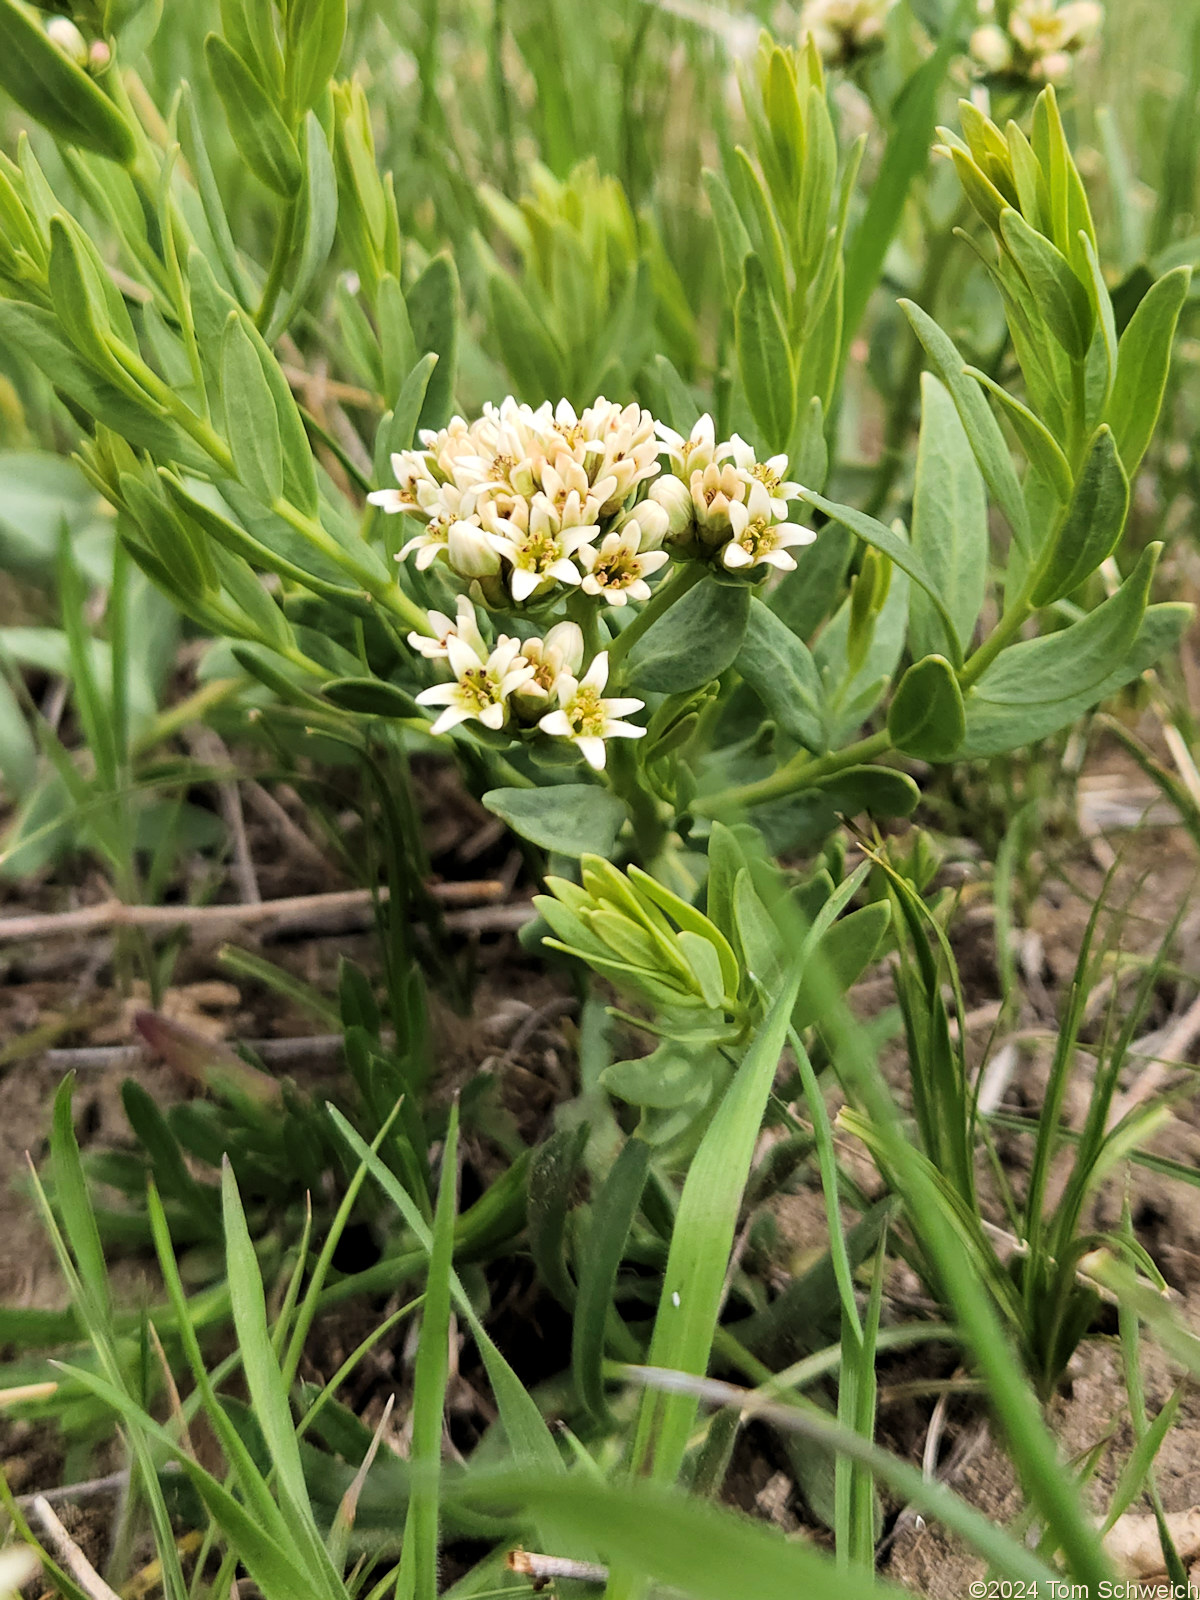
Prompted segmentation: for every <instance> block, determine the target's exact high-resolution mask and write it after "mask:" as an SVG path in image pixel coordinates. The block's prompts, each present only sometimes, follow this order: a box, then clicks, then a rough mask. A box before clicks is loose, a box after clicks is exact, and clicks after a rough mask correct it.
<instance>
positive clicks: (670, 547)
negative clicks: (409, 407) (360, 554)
mask: <svg viewBox="0 0 1200 1600" xmlns="http://www.w3.org/2000/svg"><path fill="white" fill-rule="evenodd" d="M420 438H421V444H422V447H423V448H421V449H419V450H403V451H400V452H399V453H398V454H396V455H394V456H393V457H392V470H393V472H394V473H395V476H396V483H397V487H396V488H394V489H380V490H377V491H376V492H375V493H373V494H372V495H371V496H370V499H371V502H372V504H374V505H376V506H379V507H380V508H381V509H382V510H384V511H386V512H390V513H393V514H402V515H404V516H407V517H409V518H411V519H412V520H413V521H414V522H417V523H419V524H420V526H419V530H418V531H417V532H416V533H414V534H413V536H412V537H411V538H410V539H409V540H408V541H407V542H406V543H405V544H404V545H403V546H402V548H401V550H400V552H399V554H398V556H397V560H399V561H406V560H408V559H409V558H410V557H411V558H412V559H413V560H414V562H415V565H416V566H417V568H418V569H419V570H424V569H426V568H428V567H430V566H432V564H433V563H434V562H437V561H440V562H443V563H444V564H445V566H446V567H447V568H448V569H449V571H450V572H451V573H452V574H453V575H454V576H455V577H457V578H460V579H462V580H464V581H465V582H466V583H467V584H468V586H469V591H470V592H469V594H461V595H460V596H459V597H458V602H457V606H458V609H457V615H456V616H455V617H454V618H450V617H448V616H446V615H444V614H443V613H441V612H438V611H431V612H430V613H429V626H430V630H431V632H430V634H429V635H424V634H419V633H413V634H410V635H409V642H410V643H411V644H412V646H413V648H414V649H415V650H417V651H418V652H420V654H422V655H423V656H425V657H427V658H428V659H431V660H435V661H441V662H444V663H445V665H446V666H447V667H448V669H449V671H450V672H452V673H453V675H454V676H453V681H448V682H444V683H439V684H435V685H433V686H432V687H431V688H428V689H425V690H423V691H422V692H421V693H420V694H419V695H418V696H417V700H418V702H419V703H420V704H422V705H430V706H440V707H442V708H443V709H442V710H441V713H440V715H439V716H438V718H437V721H436V722H435V723H434V725H433V732H434V733H444V732H446V731H447V730H449V729H450V728H452V727H454V726H456V725H457V724H459V723H462V722H466V721H471V720H474V721H477V722H479V723H480V724H481V725H482V726H483V727H485V728H488V729H491V730H492V731H493V732H498V731H500V730H501V729H503V728H510V729H511V730H512V731H517V732H520V731H526V732H539V733H541V734H545V735H548V736H550V737H551V738H554V739H566V740H570V741H572V742H573V743H574V744H575V745H576V746H577V748H578V749H579V751H580V753H581V754H582V755H583V757H584V759H585V760H586V761H588V762H589V763H590V765H591V766H593V767H595V768H601V767H603V766H604V764H605V741H606V740H607V739H611V738H638V737H640V736H641V735H642V734H643V733H644V732H645V729H644V728H641V727H639V726H637V725H636V724H634V723H630V722H626V721H624V720H623V719H624V718H625V717H626V716H628V715H629V714H630V713H631V712H634V711H640V710H641V709H643V705H644V702H643V701H641V700H637V699H632V698H629V697H625V698H606V697H605V693H604V691H605V689H606V687H607V682H608V672H609V658H608V652H607V650H605V649H599V648H597V649H595V650H594V652H593V653H592V658H591V660H590V661H589V662H588V663H587V666H586V670H584V662H585V656H586V655H587V653H588V651H587V646H586V643H585V630H584V628H583V627H581V626H580V624H579V622H577V621H575V620H566V621H559V622H557V623H556V624H555V625H554V626H552V627H551V628H550V629H549V631H548V632H547V633H546V634H545V636H544V637H540V636H535V637H529V638H520V637H517V636H515V635H511V636H510V635H509V634H503V633H502V634H500V635H499V636H498V637H497V638H496V640H495V642H494V644H489V643H488V642H487V640H486V639H485V638H484V634H483V632H482V631H481V628H480V623H479V617H478V614H477V611H476V605H477V604H478V605H480V606H482V607H483V608H484V609H485V610H487V611H500V612H518V613H523V614H526V615H529V614H538V615H541V614H544V613H545V612H547V611H549V610H551V609H552V608H553V607H554V606H555V605H556V604H557V603H559V602H561V601H563V600H564V599H566V600H568V601H569V602H570V603H571V604H572V606H573V607H574V608H575V615H579V608H580V607H585V608H587V609H588V610H589V611H590V612H591V613H592V617H593V620H594V619H595V614H596V613H597V612H607V611H608V610H609V608H614V609H616V610H618V611H619V610H621V609H622V608H624V607H625V606H627V605H628V604H629V602H630V601H637V602H643V603H644V602H645V601H647V600H649V599H650V598H651V594H652V590H651V586H650V583H649V579H651V578H652V577H654V575H655V574H656V573H658V572H660V570H661V569H662V568H663V567H665V566H666V565H667V564H668V562H669V561H671V560H672V558H674V559H676V560H681V561H703V562H708V563H711V564H713V565H715V566H717V567H720V568H723V569H724V570H725V571H727V572H729V573H735V572H739V571H752V570H753V569H756V568H757V569H759V570H760V571H761V570H762V569H764V568H768V567H774V568H777V569H780V570H783V571H788V570H791V569H792V568H794V567H795V565H796V562H795V558H794V556H793V555H792V554H791V551H792V550H793V549H794V548H796V547H797V546H800V545H805V544H809V543H810V542H811V541H812V540H813V538H814V537H815V535H814V534H813V533H812V531H811V530H810V529H808V528H803V527H800V526H799V525H798V524H796V523H794V522H790V521H789V520H788V501H789V500H792V499H795V498H796V497H797V496H798V495H799V494H800V492H801V491H800V485H799V484H796V483H790V482H788V481H787V465H788V463H787V458H786V456H782V455H779V456H772V457H771V458H770V459H769V460H767V461H759V460H758V459H757V457H756V455H755V452H754V450H753V449H752V448H751V446H750V445H748V444H747V443H746V441H745V440H744V439H741V438H740V437H739V436H738V435H737V434H736V433H735V434H734V435H733V437H732V438H731V439H729V440H727V441H725V442H723V443H718V441H717V438H716V434H715V431H714V426H713V421H712V418H711V417H709V416H707V415H705V416H703V417H701V418H700V420H699V421H698V422H697V423H696V425H695V427H694V428H693V429H692V431H691V433H690V434H689V435H687V436H686V437H685V436H684V435H682V434H679V433H676V432H674V431H673V430H672V429H670V428H668V427H665V426H664V425H663V424H662V423H659V422H656V421H655V420H654V418H653V417H652V416H651V414H650V412H648V411H646V410H643V409H642V408H641V407H639V406H637V405H629V406H620V405H617V404H615V403H613V402H611V401H608V400H605V399H604V398H603V397H601V398H600V399H598V400H597V401H596V402H595V403H594V404H593V405H591V406H589V407H587V409H586V410H585V411H583V412H582V414H576V412H575V410H574V408H573V407H572V406H571V405H570V404H569V403H568V402H567V401H565V400H561V401H559V403H558V405H557V406H553V407H552V406H551V404H550V402H549V401H547V402H546V403H545V404H544V405H541V406H539V407H538V408H537V409H536V410H535V409H534V408H532V407H530V406H528V405H522V404H519V403H518V402H517V401H516V400H514V399H513V398H512V397H511V396H510V397H509V398H508V399H506V400H505V401H503V403H502V404H501V405H499V406H495V405H492V404H488V405H486V406H485V407H484V412H483V415H482V416H481V417H479V418H478V419H477V420H476V421H474V422H472V423H467V422H465V421H464V420H463V419H462V418H461V417H455V418H454V419H453V420H452V421H451V422H450V424H449V426H448V427H445V428H443V429H441V430H440V431H438V432H432V431H428V430H426V431H423V432H422V433H421V436H420ZM660 457H665V458H666V460H665V465H664V464H663V463H661V462H660V459H659V458H660ZM585 620H586V619H585ZM593 636H594V635H593Z"/></svg>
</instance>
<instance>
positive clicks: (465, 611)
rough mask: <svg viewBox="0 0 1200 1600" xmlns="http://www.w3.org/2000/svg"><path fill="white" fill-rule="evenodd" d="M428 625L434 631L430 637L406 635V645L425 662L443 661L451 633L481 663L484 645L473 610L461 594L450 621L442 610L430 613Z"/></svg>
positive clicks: (465, 597)
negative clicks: (456, 609)
mask: <svg viewBox="0 0 1200 1600" xmlns="http://www.w3.org/2000/svg"><path fill="white" fill-rule="evenodd" d="M429 625H430V627H431V628H432V629H433V630H434V632H433V637H432V638H431V637H430V636H429V635H428V634H424V633H415V632H414V633H410V634H409V636H408V642H409V644H410V645H411V646H412V647H413V649H414V650H416V651H419V652H420V654H421V655H423V656H424V657H425V659H426V660H427V661H445V660H446V659H447V657H448V656H449V654H450V651H449V649H448V647H447V642H448V640H449V638H450V636H451V634H455V635H457V637H458V638H460V639H462V640H463V641H464V642H465V643H466V644H468V645H470V647H471V649H472V650H474V652H475V654H476V655H477V656H478V657H479V658H480V660H481V661H483V660H486V659H487V653H488V652H487V646H486V645H485V644H484V642H483V635H482V634H481V633H480V631H479V624H478V622H477V621H476V618H475V607H474V606H473V605H472V604H471V602H470V600H468V598H467V596H466V595H465V594H460V595H459V597H458V615H457V616H456V617H454V618H450V617H448V616H447V615H446V613H445V612H444V611H431V612H430V613H429Z"/></svg>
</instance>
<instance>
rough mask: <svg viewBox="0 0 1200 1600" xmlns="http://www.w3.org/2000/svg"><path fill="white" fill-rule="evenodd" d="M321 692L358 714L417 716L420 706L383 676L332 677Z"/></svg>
mask: <svg viewBox="0 0 1200 1600" xmlns="http://www.w3.org/2000/svg"><path fill="white" fill-rule="evenodd" d="M321 693H322V694H323V695H324V696H325V698H326V700H329V701H332V703H333V704H334V705H335V706H340V707H341V708H342V709H343V710H345V711H353V712H356V713H357V714H358V715H359V716H361V717H419V716H420V714H421V708H420V707H419V706H418V705H417V703H416V701H415V700H414V699H413V697H412V695H410V694H406V693H405V691H404V690H403V689H400V688H397V686H396V685H395V684H394V683H385V682H384V681H383V679H382V678H331V679H330V680H329V682H328V683H325V684H322V685H321Z"/></svg>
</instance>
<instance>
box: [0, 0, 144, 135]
mask: <svg viewBox="0 0 1200 1600" xmlns="http://www.w3.org/2000/svg"><path fill="white" fill-rule="evenodd" d="M0 88H2V89H4V90H5V92H6V93H7V94H10V95H11V96H12V98H13V99H14V100H15V101H16V103H17V105H19V106H20V108H21V110H22V111H24V112H26V113H28V115H29V116H31V117H33V118H34V120H35V121H37V122H40V123H42V124H43V125H44V126H45V127H47V128H49V130H50V132H51V133H53V134H55V135H56V136H57V137H58V138H60V139H62V140H63V142H64V143H65V144H68V145H79V146H80V147H81V148H82V149H84V150H94V151H95V152H96V154H97V155H101V156H107V157H108V159H109V160H110V161H119V162H120V163H121V164H122V166H130V165H132V163H133V161H134V159H135V158H136V156H137V140H136V137H135V135H134V131H133V129H132V128H131V127H130V125H129V123H128V122H127V121H126V119H125V117H124V116H122V114H121V112H120V111H118V110H117V108H116V106H115V105H114V104H113V103H112V101H111V100H110V99H109V98H108V96H107V95H106V94H105V93H104V91H103V90H102V89H101V88H100V87H99V86H98V85H97V84H96V83H95V82H94V81H93V80H92V79H91V78H89V77H88V75H87V73H86V72H84V71H82V70H81V69H80V68H79V67H77V66H76V65H75V63H74V62H73V61H72V60H71V59H70V57H69V56H67V55H66V54H65V52H64V51H62V50H60V49H59V48H58V46H57V45H56V44H54V43H53V41H52V40H50V39H48V38H47V37H46V33H45V30H44V29H43V27H42V24H41V21H40V19H39V16H38V13H37V12H35V11H34V10H33V8H32V7H30V6H25V5H22V4H21V3H20V0H0Z"/></svg>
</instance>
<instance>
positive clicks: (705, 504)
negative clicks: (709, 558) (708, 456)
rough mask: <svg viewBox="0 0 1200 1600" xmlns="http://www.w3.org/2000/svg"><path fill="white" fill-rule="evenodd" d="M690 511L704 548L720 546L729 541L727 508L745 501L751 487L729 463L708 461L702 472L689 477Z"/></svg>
mask: <svg viewBox="0 0 1200 1600" xmlns="http://www.w3.org/2000/svg"><path fill="white" fill-rule="evenodd" d="M690 486H691V491H692V509H693V510H694V511H695V513H696V522H697V525H698V526H699V529H700V537H701V538H702V539H703V540H704V542H705V543H706V544H721V543H722V542H723V541H724V540H725V539H727V538H728V537H729V526H730V524H729V508H730V506H733V505H737V504H738V502H739V501H742V500H744V499H745V498H746V496H747V494H748V493H749V490H750V486H749V484H748V483H747V482H746V480H745V478H743V477H742V475H741V474H740V473H739V472H738V470H737V468H736V467H735V466H733V465H732V463H728V462H727V463H726V465H725V466H723V467H722V466H718V465H717V463H716V462H715V461H710V462H709V464H708V466H706V467H705V469H704V471H703V472H693V473H692V476H691V485H690Z"/></svg>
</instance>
